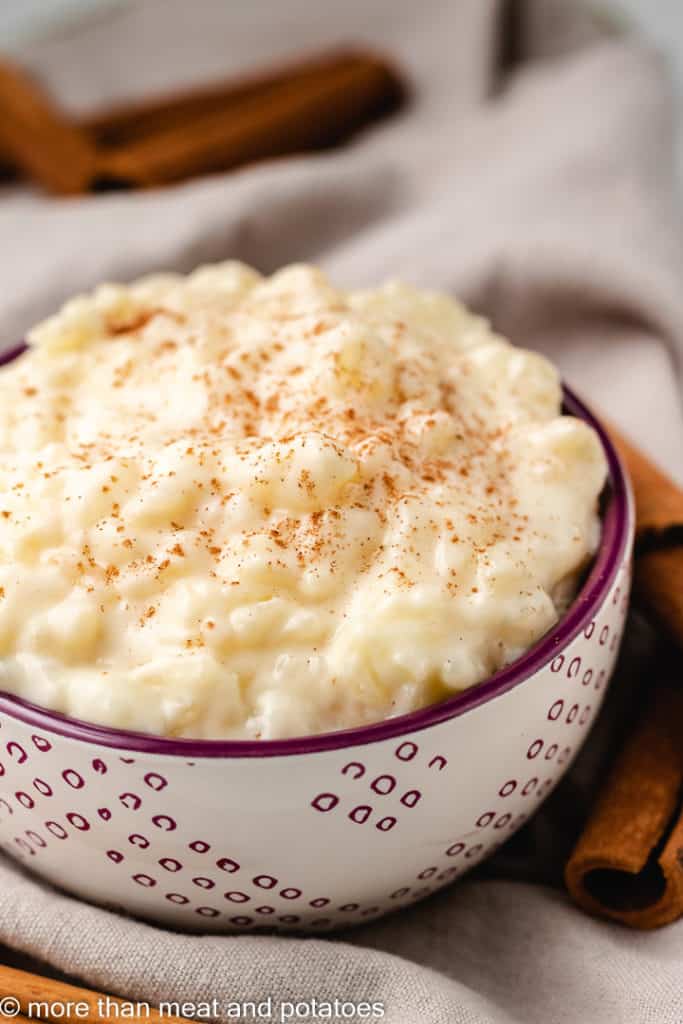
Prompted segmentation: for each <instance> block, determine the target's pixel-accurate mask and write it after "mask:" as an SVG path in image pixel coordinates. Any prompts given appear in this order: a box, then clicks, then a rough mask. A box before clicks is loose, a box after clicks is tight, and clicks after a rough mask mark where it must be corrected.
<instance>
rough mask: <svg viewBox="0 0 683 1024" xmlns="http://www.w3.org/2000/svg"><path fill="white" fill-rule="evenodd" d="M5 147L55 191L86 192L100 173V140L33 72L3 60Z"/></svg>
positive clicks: (0, 126) (1, 133) (0, 113)
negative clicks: (87, 131)
mask: <svg viewBox="0 0 683 1024" xmlns="http://www.w3.org/2000/svg"><path fill="white" fill-rule="evenodd" d="M0 146H2V150H3V151H4V152H6V153H7V154H8V155H9V157H10V159H11V161H12V163H13V164H15V165H18V166H20V167H22V168H23V169H24V171H25V172H26V173H27V174H28V175H29V176H30V177H32V178H35V179H36V180H37V181H39V182H40V183H41V184H42V185H44V186H45V188H47V189H49V191H51V192H56V193H58V194H62V195H69V194H73V193H77V192H83V191H84V190H85V189H87V188H88V187H89V184H90V182H91V180H92V177H93V175H94V174H95V170H96V164H97V150H96V147H95V145H94V144H93V143H92V142H91V141H90V140H89V139H88V138H87V136H86V135H84V134H83V132H82V131H81V130H80V129H79V128H77V127H76V126H75V125H74V124H72V123H71V121H70V120H69V119H68V118H67V117H66V116H65V115H64V114H62V113H61V111H59V110H58V109H57V108H56V107H55V106H54V104H53V103H51V101H50V100H49V98H48V97H47V96H46V95H45V94H44V93H43V91H42V90H41V89H40V88H39V87H38V86H37V85H36V83H35V82H33V80H32V79H31V78H30V77H29V76H28V75H26V74H25V73H24V72H23V71H21V70H20V69H19V68H16V67H12V66H10V65H8V64H1V65H0Z"/></svg>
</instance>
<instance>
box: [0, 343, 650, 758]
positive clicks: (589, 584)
mask: <svg viewBox="0 0 683 1024" xmlns="http://www.w3.org/2000/svg"><path fill="white" fill-rule="evenodd" d="M25 349H26V345H23V344H22V345H17V346H16V347H15V348H13V349H11V350H10V351H9V352H6V353H5V354H4V355H2V356H0V366H2V365H4V364H5V363H9V362H11V360H13V359H15V358H16V357H17V356H19V355H21V354H22V352H24V351H25ZM563 391H564V409H565V411H566V412H568V413H570V414H571V415H574V416H578V417H579V418H580V419H582V420H585V422H586V423H588V424H590V426H592V427H593V428H594V429H595V431H596V432H597V434H598V437H599V438H600V441H601V443H602V446H603V448H604V450H605V454H606V456H607V462H608V466H609V484H608V492H607V500H606V508H605V510H604V515H603V524H602V535H601V539H600V546H599V548H598V553H597V556H596V558H595V561H594V563H593V567H592V568H591V570H590V573H589V575H588V578H587V579H586V581H585V583H584V585H583V586H582V587H581V590H580V591H579V593H578V594H577V596H576V597H575V599H574V601H573V602H572V604H571V605H570V607H569V609H568V610H567V612H566V614H565V615H564V616H563V617H562V619H560V621H559V622H558V623H557V625H556V626H555V627H554V628H553V629H551V630H550V631H549V632H548V633H546V634H545V635H544V636H543V637H541V639H540V640H539V641H538V642H537V643H536V644H534V646H533V647H531V648H530V649H529V650H528V651H526V653H525V654H523V655H522V656H521V657H520V658H518V659H517V660H516V661H514V662H512V663H511V664H510V665H506V667H505V668H503V669H501V670H500V671H499V672H496V674H495V675H493V676H490V677H489V678H488V679H486V680H485V681H484V682H482V683H478V684H477V685H475V686H472V687H471V688H470V689H468V690H464V691H462V692H461V693H458V694H456V695H455V696H454V697H448V698H446V699H445V700H443V701H441V702H440V703H439V704H432V705H430V706H429V707H426V708H422V709H420V710H419V711H411V712H410V713H409V714H406V715H398V716H396V718H389V719H385V720H384V721H381V722H375V723H373V724H371V725H364V726H360V727H358V728H355V729H340V730H338V731H337V732H326V733H319V734H317V735H314V736H297V737H292V738H291V739H283V740H198V739H170V738H165V737H161V736H151V735H149V734H147V733H139V732H128V731H126V730H123V729H110V728H108V727H107V726H101V725H93V724H91V723H89V722H83V721H80V720H79V719H76V718H69V717H67V716H66V715H63V714H61V713H59V712H57V711H48V710H46V709H45V708H41V707H38V706H36V705H35V704H30V703H29V702H28V701H25V700H22V699H21V698H20V697H15V696H14V695H13V694H9V693H2V692H0V713H2V714H4V715H8V716H9V717H10V718H18V719H19V720H20V721H21V722H24V723H25V724H27V725H30V726H34V727H36V728H38V729H43V730H46V731H48V732H52V733H57V734H58V735H60V736H66V737H67V738H69V739H72V740H79V741H81V742H85V743H93V744H96V745H98V746H104V747H114V748H116V749H118V750H126V751H133V752H137V753H141V754H165V755H167V756H169V757H186V758H204V757H211V758H214V757H219V758H220V757H224V758H228V757H229V758H235V757H275V756H278V757H280V756H285V755H291V754H313V753H318V752H320V751H326V750H340V749H344V748H345V747H355V746H358V745H360V744H366V743H378V742H380V741H382V740H388V739H394V738H395V737H397V736H403V735H406V734H408V733H413V732H418V731H420V730H421V729H428V728H429V727H430V726H432V725H438V724H439V723H440V722H445V721H447V720H448V719H451V718H457V717H459V716H460V715H464V714H465V713H466V712H467V711H471V710H472V709H473V708H477V707H480V706H481V705H482V704H486V703H488V701H491V700H494V699H495V698H496V697H500V696H501V695H502V694H504V693H507V692H508V690H511V689H513V688H514V687H515V686H519V685H520V684H521V683H523V682H524V681H525V680H526V679H529V677H530V676H533V675H534V674H535V673H536V672H537V671H538V670H539V669H540V668H541V667H542V666H543V665H545V664H548V663H549V662H550V661H552V659H553V658H554V657H555V656H556V655H557V654H558V653H560V652H561V651H562V650H563V648H564V647H566V646H567V645H568V644H569V643H571V641H572V640H573V639H574V638H575V637H576V636H578V634H579V633H580V632H581V630H582V629H584V628H585V626H586V625H587V624H588V623H589V622H590V621H591V619H592V618H593V616H594V615H595V612H596V611H597V609H598V608H599V607H600V606H601V604H602V602H603V601H604V599H605V597H606V595H607V592H608V591H609V588H610V586H611V584H612V582H613V580H614V577H615V575H616V573H617V571H618V569H619V567H620V565H621V562H622V560H623V557H624V554H625V551H626V545H627V542H628V537H629V525H630V516H629V488H628V484H627V482H626V476H625V473H624V469H623V467H622V465H621V462H620V459H619V457H618V455H617V453H616V451H615V449H614V447H613V445H612V443H611V441H610V440H609V438H608V436H607V434H606V432H605V431H604V429H603V428H602V426H601V425H600V423H599V422H598V421H597V420H596V419H595V417H594V416H593V414H592V413H591V412H590V411H589V410H588V409H587V408H586V406H585V405H584V404H583V403H582V402H580V401H579V399H578V398H577V397H576V395H575V394H574V393H573V392H572V391H571V390H570V389H569V388H568V387H566V386H564V388H563Z"/></svg>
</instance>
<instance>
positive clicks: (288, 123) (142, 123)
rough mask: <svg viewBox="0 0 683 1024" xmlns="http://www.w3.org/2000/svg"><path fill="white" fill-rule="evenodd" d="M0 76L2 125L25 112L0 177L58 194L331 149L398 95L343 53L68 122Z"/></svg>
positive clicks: (8, 69)
mask: <svg viewBox="0 0 683 1024" xmlns="http://www.w3.org/2000/svg"><path fill="white" fill-rule="evenodd" d="M0 71H2V75H0V119H2V116H3V112H4V109H5V107H6V106H9V107H10V108H11V107H12V106H13V105H14V104H15V103H16V95H17V93H18V92H19V93H20V95H21V97H22V103H23V106H24V108H25V109H28V110H30V112H31V117H26V116H24V117H23V118H22V119H21V121H20V122H19V123H16V122H11V121H8V122H7V126H8V127H7V128H6V131H5V133H3V132H2V131H0V175H2V174H4V175H5V176H7V175H8V174H11V173H12V170H13V166H12V165H13V164H14V165H15V166H14V170H16V169H17V167H19V168H20V169H23V170H24V171H25V172H26V173H28V174H29V175H31V176H33V177H35V178H37V180H39V181H40V182H41V184H43V185H44V186H45V187H46V188H48V189H49V190H51V191H55V192H58V193H69V192H74V191H81V190H84V189H85V188H88V187H103V186H104V187H106V186H107V185H119V186H122V185H137V184H146V185H150V184H163V183H165V182H167V181H175V180H179V179H180V178H182V177H187V176H192V175H194V174H201V173H205V172H206V171H211V170H224V169H228V168H230V167H236V166H238V165H239V164H240V163H243V162H247V161H251V160H255V159H261V158H264V157H272V156H280V155H284V154H286V153H291V152H296V151H303V150H307V149H311V148H320V147H324V146H327V145H332V144H334V143H337V142H340V141H341V140H342V139H343V138H345V137H347V136H348V135H349V134H351V133H352V132H353V131H355V130H357V129H358V128H360V127H362V126H363V125H364V124H365V123H366V122H367V121H370V120H372V119H374V118H375V117H378V116H382V115H383V114H385V113H389V112H391V111H392V110H393V109H395V107H397V106H398V105H399V104H400V102H401V100H402V98H403V96H404V86H403V84H402V82H401V80H400V78H399V76H398V75H397V74H396V72H395V71H394V69H393V68H392V67H391V66H390V65H389V64H388V63H387V62H386V61H384V60H382V59H381V58H380V57H378V56H376V55H373V54H371V53H367V52H364V51H359V50H354V49H351V48H346V49H337V50H331V51H327V52H324V53H322V54H317V55H312V56H309V57H306V58H304V59H300V60H298V61H297V62H293V63H289V64H286V65H281V66H279V67H276V68H271V69H266V70H265V71H260V72H255V73H253V74H250V75H247V76H243V77H242V78H240V79H237V80H230V81H227V82H220V83H215V84H210V85H208V86H204V87H201V88H198V89H191V90H188V91H185V92H176V93H174V94H171V95H168V96H162V97H153V98H151V99H146V100H142V101H139V102H134V103H129V104H125V105H122V106H118V107H113V108H110V109H109V110H105V111H101V112H97V113H96V114H94V115H90V116H88V117H86V118H82V119H80V120H79V121H74V122H73V123H70V122H69V121H68V119H67V118H66V116H65V115H64V114H62V113H61V112H59V111H58V110H57V108H56V107H55V105H54V104H52V103H51V101H50V100H49V98H48V97H47V96H46V95H45V94H44V93H43V92H42V90H41V89H40V88H39V87H38V85H37V84H36V83H35V82H33V81H31V80H30V79H29V78H28V76H26V75H25V74H24V73H23V72H21V71H19V70H18V69H16V68H14V67H12V66H11V65H9V64H5V65H0ZM345 89H346V90H347V92H346V94H345V95H343V90H345ZM36 111H40V112H41V116H42V117H43V119H44V118H47V117H48V116H49V121H50V124H51V125H52V130H50V131H48V132H43V133H42V136H41V140H40V146H39V147H38V148H39V152H38V154H37V155H38V156H39V157H40V160H37V157H36V153H34V151H33V133H34V125H35V121H36V117H35V115H36ZM55 125H56V126H58V127H61V129H62V131H61V134H58V133H57V132H56V130H54V126H55ZM74 140H76V142H75V144H77V145H79V146H80V149H81V151H82V153H84V152H86V149H87V152H88V156H89V159H88V169H87V171H85V170H84V169H83V163H82V160H81V161H77V162H76V167H75V168H74V167H72V166H71V164H70V150H69V148H68V147H69V145H71V146H73V145H74ZM65 147H66V148H65ZM84 147H85V148H84ZM65 155H66V157H67V158H69V159H65ZM76 169H78V170H79V172H80V173H78V174H76V173H75V170H76ZM65 174H66V178H65Z"/></svg>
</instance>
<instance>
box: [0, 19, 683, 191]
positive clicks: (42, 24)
mask: <svg viewBox="0 0 683 1024" xmlns="http://www.w3.org/2000/svg"><path fill="white" fill-rule="evenodd" d="M136 2H137V3H139V2H143V0H1V2H0V48H1V49H3V50H5V51H10V52H11V50H12V48H13V47H14V46H21V44H22V43H24V42H26V41H27V40H29V39H31V38H32V37H35V36H39V35H41V34H42V33H44V32H48V31H50V30H53V29H54V28H55V26H58V25H60V23H64V22H68V21H70V20H74V19H79V18H83V17H97V15H98V13H99V12H100V11H102V10H106V9H107V8H111V7H115V6H121V5H123V4H130V3H136ZM240 2H241V0H226V3H228V4H230V3H236V4H239V3H240ZM567 2H568V3H571V0H567ZM593 6H594V7H596V8H597V9H598V10H600V11H604V12H607V13H608V14H609V15H611V16H612V17H615V18H617V19H619V20H621V21H622V22H626V23H631V24H632V25H633V26H634V27H636V28H638V29H639V30H640V31H641V32H643V33H644V35H645V36H646V37H647V38H649V39H650V40H651V41H652V42H653V43H655V44H656V46H657V47H658V48H659V49H660V50H661V52H662V53H663V55H664V56H665V58H666V60H667V62H668V64H669V66H670V70H671V75H672V78H673V80H674V84H675V88H676V96H677V105H678V109H677V122H678V142H677V155H678V181H679V186H680V190H681V194H682V195H683V6H682V2H681V0H596V2H595V3H594V4H593Z"/></svg>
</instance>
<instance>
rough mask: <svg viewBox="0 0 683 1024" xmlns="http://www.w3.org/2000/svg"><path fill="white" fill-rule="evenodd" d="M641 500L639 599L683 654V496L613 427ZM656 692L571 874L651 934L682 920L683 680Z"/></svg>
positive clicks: (583, 902) (599, 909)
mask: <svg viewBox="0 0 683 1024" xmlns="http://www.w3.org/2000/svg"><path fill="white" fill-rule="evenodd" d="M611 433H612V437H613V440H614V441H615V444H616V446H617V448H618V449H619V451H620V454H621V455H622V458H623V459H624V461H625V462H626V464H627V466H628V469H629V473H630V476H631V480H632V484H633V490H634V496H635V501H636V538H637V547H636V562H635V588H634V591H635V596H636V598H637V599H638V600H640V602H641V603H642V605H643V608H644V610H645V611H646V612H647V613H648V614H649V615H650V617H651V618H652V620H653V622H654V623H655V624H657V625H659V626H660V627H662V628H663V630H664V631H665V633H666V634H667V636H668V637H669V638H670V639H671V640H673V642H674V648H675V646H676V645H677V646H678V648H679V649H680V648H683V490H681V488H679V487H678V486H677V485H676V484H675V483H674V482H673V481H672V480H670V479H669V478H668V477H667V476H666V474H665V473H663V471H662V470H661V469H659V467H657V466H655V465H654V464H653V463H652V462H651V461H650V460H649V459H648V458H647V457H646V456H645V455H644V454H643V453H642V452H641V451H640V450H639V449H638V448H636V447H635V446H634V445H633V444H632V443H631V442H630V441H627V440H626V439H625V438H624V437H622V436H620V435H619V433H618V432H617V431H616V430H614V429H612V430H611ZM676 661H677V665H676V667H675V668H674V669H673V672H672V678H671V679H666V680H664V681H660V682H659V683H658V685H656V686H655V687H654V688H653V692H652V694H651V695H650V700H649V703H648V705H647V708H646V710H645V712H644V714H643V715H642V716H641V717H639V719H638V720H637V722H636V724H635V726H634V728H633V729H632V731H631V734H630V735H629V736H627V738H626V741H625V743H624V745H623V749H622V751H621V753H620V755H619V756H618V758H617V760H616V762H615V764H614V767H613V768H612V771H611V773H610V774H609V776H608V779H607V781H606V783H605V785H604V787H603V789H602V791H601V792H600V793H599V795H598V798H597V801H596V804H595V806H594V808H593V811H592V813H591V815H590V817H589V820H588V822H587V824H586V826H585V828H584V831H583V833H582V835H581V836H580V838H579V840H578V842H577V844H576V846H575V848H574V851H573V852H572V854H571V856H570V858H569V861H568V862H567V865H566V868H565V881H566V884H567V888H568V890H569V893H570V895H571V896H572V897H573V899H574V900H575V901H576V902H577V903H578V904H579V906H581V907H583V908H584V909H585V910H587V911H588V912H589V913H593V914H597V915H599V916H602V917H608V918H612V919H614V920H617V921H620V922H622V923H623V924H626V925H630V926H631V927H634V928H640V929H648V928H656V927H659V926H661V925H664V924H667V923H669V922H671V921H674V920H676V919H677V918H679V917H681V916H683V808H682V804H681V800H682V797H683V673H681V658H680V650H679V652H678V656H677V658H676Z"/></svg>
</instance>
